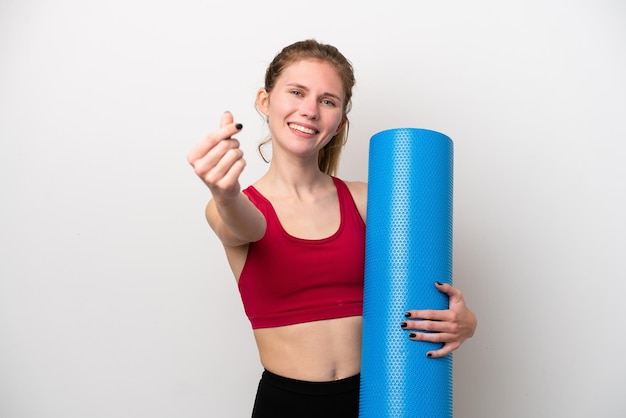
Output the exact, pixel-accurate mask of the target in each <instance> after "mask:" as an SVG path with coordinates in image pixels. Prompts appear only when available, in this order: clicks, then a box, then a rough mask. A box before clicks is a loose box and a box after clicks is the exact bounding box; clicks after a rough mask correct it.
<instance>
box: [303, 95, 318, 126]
mask: <svg viewBox="0 0 626 418" xmlns="http://www.w3.org/2000/svg"><path fill="white" fill-rule="evenodd" d="M318 105H319V103H318V102H317V99H315V98H309V97H306V98H305V99H304V100H302V102H301V103H300V114H301V115H302V116H306V117H307V118H308V119H314V120H315V119H317V118H319V106H318Z"/></svg>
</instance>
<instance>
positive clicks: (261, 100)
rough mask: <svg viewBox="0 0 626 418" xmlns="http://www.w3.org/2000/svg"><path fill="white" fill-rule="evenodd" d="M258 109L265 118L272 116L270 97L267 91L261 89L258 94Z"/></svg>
mask: <svg viewBox="0 0 626 418" xmlns="http://www.w3.org/2000/svg"><path fill="white" fill-rule="evenodd" d="M256 107H257V109H259V112H261V113H263V115H265V117H267V116H269V114H270V110H269V107H270V95H269V93H268V92H267V90H265V89H259V91H257V93H256Z"/></svg>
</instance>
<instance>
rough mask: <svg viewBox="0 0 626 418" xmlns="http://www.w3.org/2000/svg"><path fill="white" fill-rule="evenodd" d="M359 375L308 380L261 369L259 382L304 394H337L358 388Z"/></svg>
mask: <svg viewBox="0 0 626 418" xmlns="http://www.w3.org/2000/svg"><path fill="white" fill-rule="evenodd" d="M360 382H361V375H360V374H357V375H354V376H350V377H347V378H345V379H339V380H331V381H328V382H308V381H306V380H297V379H291V378H289V377H284V376H279V375H277V374H274V373H272V372H270V371H268V370H264V371H263V375H262V377H261V384H264V383H266V384H268V385H272V386H275V387H277V388H279V389H281V390H286V391H291V392H295V393H300V394H305V395H322V396H327V395H338V394H341V393H345V392H351V391H354V390H357V391H358V390H359V385H360Z"/></svg>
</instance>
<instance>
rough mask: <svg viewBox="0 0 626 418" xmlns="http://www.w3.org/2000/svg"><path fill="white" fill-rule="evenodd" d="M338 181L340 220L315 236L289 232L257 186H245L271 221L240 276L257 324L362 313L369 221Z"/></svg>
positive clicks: (243, 295) (248, 310)
mask: <svg viewBox="0 0 626 418" xmlns="http://www.w3.org/2000/svg"><path fill="white" fill-rule="evenodd" d="M333 181H334V183H335V187H336V189H337V196H338V198H339V207H340V210H341V223H340V225H339V228H338V229H337V231H336V232H335V233H334V234H332V235H331V236H329V237H327V238H323V239H316V240H308V239H302V238H297V237H294V236H292V235H289V234H288V233H287V231H285V230H284V229H283V227H282V225H281V224H280V221H279V220H278V216H277V215H276V212H275V211H274V208H273V207H272V204H271V203H270V201H269V200H267V199H266V198H265V197H264V196H263V195H261V194H260V193H259V192H258V190H256V189H255V188H254V187H253V186H249V187H248V188H246V189H245V190H244V191H243V193H244V194H245V195H246V196H248V198H249V199H250V201H251V202H252V203H253V204H254V205H255V206H256V207H257V208H258V209H259V210H260V211H261V212H262V213H263V215H264V216H265V219H266V222H267V229H266V231H265V235H264V236H263V238H261V239H260V240H259V241H256V242H251V243H250V244H249V246H248V255H247V258H246V262H245V264H244V267H243V270H242V272H241V275H240V277H239V292H240V294H241V299H242V301H243V305H244V309H245V311H246V314H247V315H248V319H249V320H250V323H251V324H252V328H254V329H256V328H269V327H278V326H284V325H290V324H297V323H302V322H310V321H318V320H324V319H332V318H341V317H347V316H359V315H362V313H363V269H364V262H365V222H363V219H362V218H361V216H360V214H359V211H358V209H357V207H356V204H355V203H354V200H353V199H352V195H351V194H350V190H349V189H348V187H347V186H346V184H345V183H344V182H343V181H341V180H339V179H337V178H335V177H333Z"/></svg>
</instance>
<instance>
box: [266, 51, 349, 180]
mask: <svg viewBox="0 0 626 418" xmlns="http://www.w3.org/2000/svg"><path fill="white" fill-rule="evenodd" d="M304 59H315V60H320V61H325V62H328V63H330V64H331V65H332V66H333V67H335V69H336V70H337V73H338V74H339V78H340V79H341V82H342V85H343V90H344V94H345V100H344V105H343V125H342V127H341V129H340V131H339V132H337V134H336V135H335V136H333V137H332V139H331V140H330V141H329V142H328V144H326V145H325V146H324V148H322V149H321V150H320V152H319V156H318V165H319V168H320V170H321V171H323V172H324V173H326V174H329V175H335V174H337V169H338V167H339V156H340V154H341V150H342V149H343V146H344V145H345V144H346V141H347V140H348V131H349V128H350V122H349V121H348V116H347V115H348V112H350V109H351V107H352V87H354V84H355V79H354V70H353V68H352V64H351V63H350V61H348V60H347V59H346V57H344V56H343V54H342V53H341V52H339V50H338V49H337V48H336V47H334V46H332V45H328V44H323V43H320V42H318V41H316V40H314V39H307V40H304V41H298V42H295V43H293V44H291V45H288V46H286V47H285V48H283V49H282V51H280V52H279V53H278V54H277V55H276V56H275V57H274V59H273V60H272V62H271V63H270V65H269V66H268V67H267V70H266V71H265V86H264V87H265V90H266V91H267V92H268V93H270V92H271V91H272V89H273V88H274V86H275V85H276V80H277V79H278V77H279V76H280V75H281V74H282V72H283V71H284V70H285V68H287V67H288V66H289V65H291V64H293V63H295V62H298V61H301V60H304ZM271 140H272V138H267V139H266V140H264V141H263V142H261V143H260V144H259V147H258V150H259V153H260V154H261V157H262V158H263V160H264V161H266V162H268V160H267V159H266V158H265V156H264V155H263V152H262V149H261V148H262V147H263V146H264V145H265V144H267V143H269V142H270V141H271Z"/></svg>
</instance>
